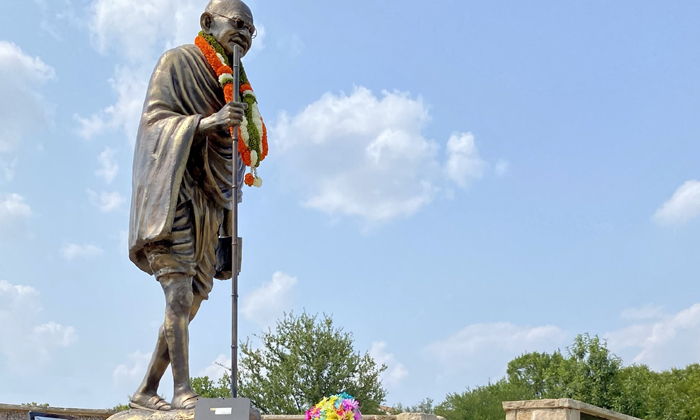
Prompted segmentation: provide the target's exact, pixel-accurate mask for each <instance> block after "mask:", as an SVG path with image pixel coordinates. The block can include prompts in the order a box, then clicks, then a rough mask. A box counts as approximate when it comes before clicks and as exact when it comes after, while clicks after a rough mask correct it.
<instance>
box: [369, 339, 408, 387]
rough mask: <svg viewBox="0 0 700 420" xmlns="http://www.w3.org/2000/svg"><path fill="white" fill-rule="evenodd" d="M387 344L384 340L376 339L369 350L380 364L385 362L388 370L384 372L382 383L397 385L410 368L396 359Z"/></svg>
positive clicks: (404, 377)
mask: <svg viewBox="0 0 700 420" xmlns="http://www.w3.org/2000/svg"><path fill="white" fill-rule="evenodd" d="M386 347H387V344H386V343H385V342H383V341H375V342H373V343H372V348H370V350H369V355H370V356H371V357H372V358H373V359H374V361H375V362H376V363H377V364H378V365H381V364H385V365H386V366H387V370H385V371H384V372H383V373H382V383H384V384H386V385H387V386H397V385H399V384H400V383H401V382H403V380H404V379H406V377H407V376H408V369H406V367H405V366H404V365H403V364H402V363H401V362H399V361H398V360H396V356H394V354H393V353H388V352H387V351H386Z"/></svg>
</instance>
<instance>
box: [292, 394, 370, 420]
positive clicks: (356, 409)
mask: <svg viewBox="0 0 700 420" xmlns="http://www.w3.org/2000/svg"><path fill="white" fill-rule="evenodd" d="M306 420H362V414H361V413H360V403H358V402H357V401H355V399H354V398H353V397H351V396H350V395H348V394H346V393H345V392H343V393H341V394H336V395H331V396H330V397H328V398H324V399H322V400H321V402H319V403H318V404H316V405H315V406H314V407H313V408H311V409H309V410H306Z"/></svg>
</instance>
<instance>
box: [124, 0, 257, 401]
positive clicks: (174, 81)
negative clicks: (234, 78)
mask: <svg viewBox="0 0 700 420" xmlns="http://www.w3.org/2000/svg"><path fill="white" fill-rule="evenodd" d="M200 24H201V27H202V31H203V33H204V34H207V35H210V36H211V37H213V39H215V40H216V41H217V42H218V43H219V44H220V45H221V47H223V50H224V51H225V52H226V54H227V55H228V56H229V57H228V59H229V62H230V61H231V56H232V54H233V50H234V49H235V48H236V46H238V48H239V50H240V52H241V56H243V55H245V53H246V52H248V51H249V50H250V47H251V43H252V39H253V38H254V36H255V26H254V24H253V15H252V13H251V11H250V9H249V8H248V6H246V5H245V3H243V2H242V1H240V0H211V1H210V2H209V4H207V6H206V8H205V11H204V13H203V14H202V16H201V18H200ZM246 109H247V104H244V103H239V102H228V103H227V102H226V101H225V99H224V93H223V90H222V87H221V85H220V81H219V79H218V78H217V75H216V73H215V72H214V70H212V67H211V65H210V64H209V63H208V62H207V59H206V58H205V56H204V55H203V53H202V51H200V49H198V48H197V46H195V45H183V46H180V47H176V48H174V49H172V50H170V51H167V52H166V53H164V54H163V56H162V57H161V58H160V60H159V62H158V64H157V65H156V68H155V70H154V71H153V75H152V77H151V80H150V83H149V86H148V91H147V94H146V100H145V103H144V108H143V114H142V116H141V122H140V125H139V130H138V136H137V140H136V150H135V153H134V167H133V192H132V199H131V217H130V223H129V257H130V258H131V260H132V261H133V262H134V264H136V266H138V267H139V268H140V269H141V270H143V271H145V272H147V273H149V274H152V275H154V276H155V278H156V280H158V282H159V283H160V285H161V286H162V288H163V292H164V293H165V301H166V307H165V321H164V323H163V325H162V326H161V327H160V330H159V332H158V341H157V342H156V347H155V350H154V351H153V356H152V358H151V361H150V363H149V365H148V370H147V372H146V375H145V377H144V379H143V382H142V383H141V385H140V386H139V387H138V389H137V390H136V392H134V394H133V395H132V397H131V401H130V404H129V405H130V406H131V407H132V408H141V409H149V410H165V411H167V410H171V409H191V408H194V406H195V403H196V400H197V399H198V398H199V396H198V395H197V394H196V393H195V392H194V391H192V388H191V386H190V372H189V360H188V348H189V342H188V340H189V339H188V326H189V323H190V322H191V321H192V319H193V318H194V317H195V315H196V314H197V311H198V310H199V306H200V304H201V303H202V301H203V300H206V299H207V298H208V295H209V292H210V291H211V289H212V286H213V278H217V279H221V280H226V279H229V278H231V275H232V273H231V271H230V270H231V268H230V266H229V267H228V268H222V267H224V264H223V263H222V261H221V260H222V258H223V257H226V253H222V252H221V250H220V247H221V246H220V245H219V244H220V243H226V241H227V240H228V243H229V244H230V243H231V238H230V237H231V223H230V222H229V220H230V218H231V209H232V194H233V193H232V191H233V190H237V191H238V197H237V200H238V201H239V202H240V200H241V193H240V191H241V189H240V186H241V185H240V181H242V180H243V172H244V171H245V166H244V165H243V164H242V163H241V164H240V165H239V167H238V176H237V178H238V180H240V181H239V185H238V188H236V189H234V188H232V165H233V163H232V162H235V161H236V160H235V159H232V156H233V155H232V154H233V153H234V152H236V150H235V149H234V148H233V147H232V146H233V144H232V140H231V136H230V134H229V128H230V127H235V126H238V125H240V124H241V120H242V118H244V112H245V110H246ZM226 238H228V239H226ZM168 365H170V366H171V367H172V373H173V380H174V393H173V399H172V402H171V403H170V404H168V403H167V402H166V401H165V400H163V399H162V398H160V397H159V396H158V392H157V391H158V384H159V382H160V380H161V378H162V376H163V374H164V373H165V370H166V369H167V367H168Z"/></svg>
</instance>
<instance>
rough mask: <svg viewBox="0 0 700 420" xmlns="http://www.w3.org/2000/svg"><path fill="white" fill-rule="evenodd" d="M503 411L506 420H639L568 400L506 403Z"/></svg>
mask: <svg viewBox="0 0 700 420" xmlns="http://www.w3.org/2000/svg"><path fill="white" fill-rule="evenodd" d="M503 409H504V410H505V411H506V420H602V419H604V420H640V419H638V418H637V417H632V416H628V415H626V414H621V413H616V412H614V411H611V410H607V409H605V408H600V407H596V406H594V405H590V404H586V403H582V402H581V401H576V400H570V399H568V398H561V399H557V400H530V401H506V402H504V403H503Z"/></svg>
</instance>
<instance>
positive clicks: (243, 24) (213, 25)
mask: <svg viewBox="0 0 700 420" xmlns="http://www.w3.org/2000/svg"><path fill="white" fill-rule="evenodd" d="M200 25H201V26H202V31H204V32H205V33H207V34H209V35H212V36H213V37H214V38H216V40H217V41H218V42H219V44H221V46H222V47H223V48H224V50H225V51H226V53H227V54H229V55H231V54H233V48H234V46H235V45H238V46H239V47H240V49H241V57H242V56H244V55H245V54H246V53H247V52H248V51H249V50H250V46H251V44H252V42H253V36H254V34H255V25H254V23H253V13H252V12H251V11H250V8H249V7H248V6H247V5H246V4H245V3H243V2H242V1H241V0H211V1H209V3H208V4H207V7H206V8H205V9H204V13H202V17H201V18H200Z"/></svg>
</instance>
